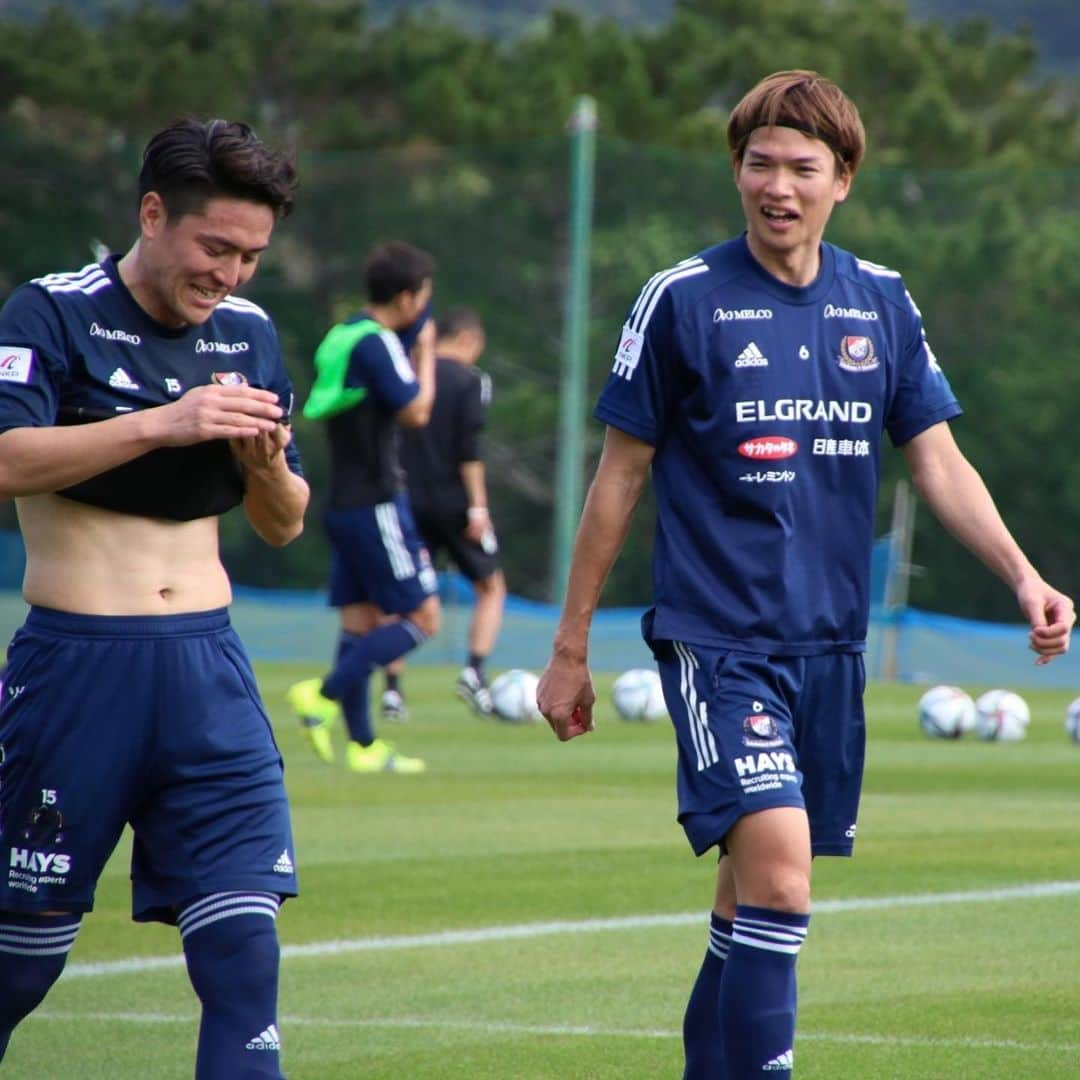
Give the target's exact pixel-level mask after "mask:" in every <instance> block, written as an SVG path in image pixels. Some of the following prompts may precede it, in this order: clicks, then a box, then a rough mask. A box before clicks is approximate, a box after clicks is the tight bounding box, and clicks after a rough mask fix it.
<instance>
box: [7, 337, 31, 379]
mask: <svg viewBox="0 0 1080 1080" xmlns="http://www.w3.org/2000/svg"><path fill="white" fill-rule="evenodd" d="M33 363H34V350H33V349H23V348H13V347H12V346H10V345H9V346H7V347H5V346H2V345H0V382H21V383H28V382H29V381H30V372H31V371H32V370H33Z"/></svg>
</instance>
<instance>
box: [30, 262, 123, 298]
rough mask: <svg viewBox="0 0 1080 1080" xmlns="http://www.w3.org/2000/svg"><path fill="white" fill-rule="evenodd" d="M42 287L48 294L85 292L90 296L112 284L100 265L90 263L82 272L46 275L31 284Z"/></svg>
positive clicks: (35, 279) (74, 271)
mask: <svg viewBox="0 0 1080 1080" xmlns="http://www.w3.org/2000/svg"><path fill="white" fill-rule="evenodd" d="M31 284H34V285H40V286H41V287H42V288H43V289H45V290H46V291H47V292H51V293H52V292H83V293H87V294H89V295H92V294H93V293H96V292H97V291H98V290H99V289H104V288H107V287H108V286H109V285H110V284H112V282H111V280H110V278H109V275H108V274H106V273H105V271H104V270H103V269H102V268H101V266H100V265H99V264H98V263H89V264H88V265H86V266H84V267H83V268H82V269H81V270H72V271H70V272H67V273H62V274H44V275H43V276H42V277H39V278H34V279H33V280H32V282H31Z"/></svg>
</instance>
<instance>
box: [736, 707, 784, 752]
mask: <svg viewBox="0 0 1080 1080" xmlns="http://www.w3.org/2000/svg"><path fill="white" fill-rule="evenodd" d="M742 741H743V745H744V746H762V747H764V746H783V745H784V740H783V739H782V738H781V737H780V729H779V728H778V727H777V726H776V721H775V720H774V719H773V718H772V717H771V716H770V715H769V714H768V713H753V714H752V715H750V716H747V717H744V718H743V740H742Z"/></svg>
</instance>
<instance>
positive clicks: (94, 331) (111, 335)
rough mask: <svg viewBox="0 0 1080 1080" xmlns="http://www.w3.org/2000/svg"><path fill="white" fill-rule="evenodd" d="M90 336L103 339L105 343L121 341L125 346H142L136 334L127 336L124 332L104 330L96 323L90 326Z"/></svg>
mask: <svg viewBox="0 0 1080 1080" xmlns="http://www.w3.org/2000/svg"><path fill="white" fill-rule="evenodd" d="M90 336H91V337H100V338H104V339H105V340H106V341H123V342H124V343H125V344H127V345H141V344H142V338H141V337H139V335H138V334H129V333H128V332H127V331H126V330H106V329H105V327H104V326H99V325H98V324H97V323H96V322H92V323H91V324H90Z"/></svg>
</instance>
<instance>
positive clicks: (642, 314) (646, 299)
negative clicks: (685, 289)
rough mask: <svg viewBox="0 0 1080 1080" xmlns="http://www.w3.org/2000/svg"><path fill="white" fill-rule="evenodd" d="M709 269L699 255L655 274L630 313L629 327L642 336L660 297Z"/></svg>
mask: <svg viewBox="0 0 1080 1080" xmlns="http://www.w3.org/2000/svg"><path fill="white" fill-rule="evenodd" d="M708 269H709V267H708V264H707V263H705V262H704V261H703V260H702V259H700V258H699V257H698V256H697V255H693V256H691V257H690V258H689V259H683V261H682V262H680V263H676V264H675V265H674V266H672V267H669V268H668V269H667V270H661V271H660V272H659V273H656V274H653V276H652V277H651V278H649V280H648V281H647V282H645V286H644V288H643V289H642V290H641V292H640V293H639V294H638V298H637V300H636V302H635V303H634V306H633V308H632V309H631V311H630V318H629V319H627V325H628V326H629V327H630V329H631V330H633V331H635V333H639V334H640V333H641V332H642V331H643V330H644V329H645V327H646V325H647V324H648V322H649V319H650V318H652V313H653V311H655V310H656V305H657V304H658V303H659V301H660V297H661V296H662V295H663V293H664V290H665V289H666V288H667V287H668V286H669V285H671V284H672V283H673V282H676V281H680V280H682V279H683V278H688V277H694V276H695V275H697V274H704V273H707V272H708Z"/></svg>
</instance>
